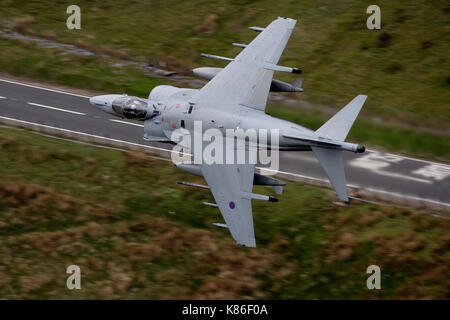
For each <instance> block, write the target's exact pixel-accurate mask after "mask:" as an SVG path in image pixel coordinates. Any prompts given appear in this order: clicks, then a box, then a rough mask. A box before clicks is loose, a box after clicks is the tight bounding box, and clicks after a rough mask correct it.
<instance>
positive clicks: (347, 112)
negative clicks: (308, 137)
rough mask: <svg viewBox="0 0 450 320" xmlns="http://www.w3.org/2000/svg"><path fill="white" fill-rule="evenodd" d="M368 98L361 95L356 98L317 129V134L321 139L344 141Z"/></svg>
mask: <svg viewBox="0 0 450 320" xmlns="http://www.w3.org/2000/svg"><path fill="white" fill-rule="evenodd" d="M366 98H367V96H365V95H361V94H360V95H358V96H356V98H354V99H353V100H352V101H351V102H350V103H349V104H347V105H346V106H345V107H344V108H342V109H341V110H340V111H339V112H338V113H336V114H335V115H334V116H333V117H332V118H331V119H330V120H328V121H327V122H325V124H324V125H322V126H321V127H320V128H319V129H317V131H316V133H317V134H318V135H319V136H321V137H325V138H329V139H334V140H339V141H344V140H345V138H347V135H348V132H349V131H350V129H351V127H352V125H353V122H355V119H356V117H357V116H358V114H359V111H360V110H361V108H362V106H363V104H364V102H365V101H366Z"/></svg>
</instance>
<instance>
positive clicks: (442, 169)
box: [412, 164, 450, 180]
mask: <svg viewBox="0 0 450 320" xmlns="http://www.w3.org/2000/svg"><path fill="white" fill-rule="evenodd" d="M412 173H414V174H418V175H421V176H424V177H427V178H432V179H434V180H444V179H445V178H447V177H449V176H450V166H447V165H444V164H441V165H438V164H430V165H428V166H425V167H422V168H419V169H417V170H414V171H413V172H412Z"/></svg>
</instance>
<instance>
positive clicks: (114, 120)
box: [109, 119, 144, 127]
mask: <svg viewBox="0 0 450 320" xmlns="http://www.w3.org/2000/svg"><path fill="white" fill-rule="evenodd" d="M109 121H113V122H118V123H124V124H129V125H132V126H136V127H144V125H143V124H139V123H133V122H128V121H122V120H116V119H109Z"/></svg>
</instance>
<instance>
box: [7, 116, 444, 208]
mask: <svg viewBox="0 0 450 320" xmlns="http://www.w3.org/2000/svg"><path fill="white" fill-rule="evenodd" d="M0 119H5V120H9V121H14V122H19V123H24V124H29V125H34V126H38V127H43V128H49V129H52V130H57V131H62V132H69V133H74V134H79V135H82V136H86V137H92V138H99V139H103V140H107V141H112V142H118V143H123V144H127V145H132V146H138V147H144V148H148V149H154V150H160V151H164V152H168V153H173V152H175V153H178V152H176V151H173V150H167V149H163V148H158V147H153V146H147V145H144V144H139V143H134V142H128V141H123V140H118V139H112V138H107V137H102V136H97V135H93V134H89V133H84V132H79V131H73V130H68V129H62V128H56V127H52V126H48V125H44V124H39V123H35V122H29V121H24V120H18V119H14V118H8V117H2V116H0ZM189 156H190V155H189ZM257 169H260V170H268V171H275V170H271V169H267V168H259V167H257ZM277 172H278V173H281V174H286V175H289V176H293V177H300V178H306V179H311V180H317V181H324V182H327V180H324V179H318V178H314V177H308V176H304V175H301V174H295V173H291V172H284V171H277ZM347 186H348V187H350V188H361V187H359V186H356V185H350V184H347ZM361 189H365V190H367V191H370V192H374V193H380V194H388V195H392V196H396V197H399V198H405V199H412V200H416V201H422V202H428V203H432V204H436V205H441V206H445V207H450V203H445V202H440V201H437V200H431V199H426V198H421V197H416V196H410V195H405V194H400V193H395V192H391V191H385V190H381V189H375V188H361Z"/></svg>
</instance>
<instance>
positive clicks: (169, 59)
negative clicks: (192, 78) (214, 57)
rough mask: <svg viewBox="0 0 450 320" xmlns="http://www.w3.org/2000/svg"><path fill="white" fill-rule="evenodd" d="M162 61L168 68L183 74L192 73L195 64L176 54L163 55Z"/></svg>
mask: <svg viewBox="0 0 450 320" xmlns="http://www.w3.org/2000/svg"><path fill="white" fill-rule="evenodd" d="M160 61H161V62H163V64H164V65H165V69H167V70H171V71H176V72H177V73H179V74H182V75H192V69H193V68H194V65H193V64H192V63H191V62H188V61H183V60H180V59H178V58H176V57H174V56H162V57H161V58H160Z"/></svg>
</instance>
